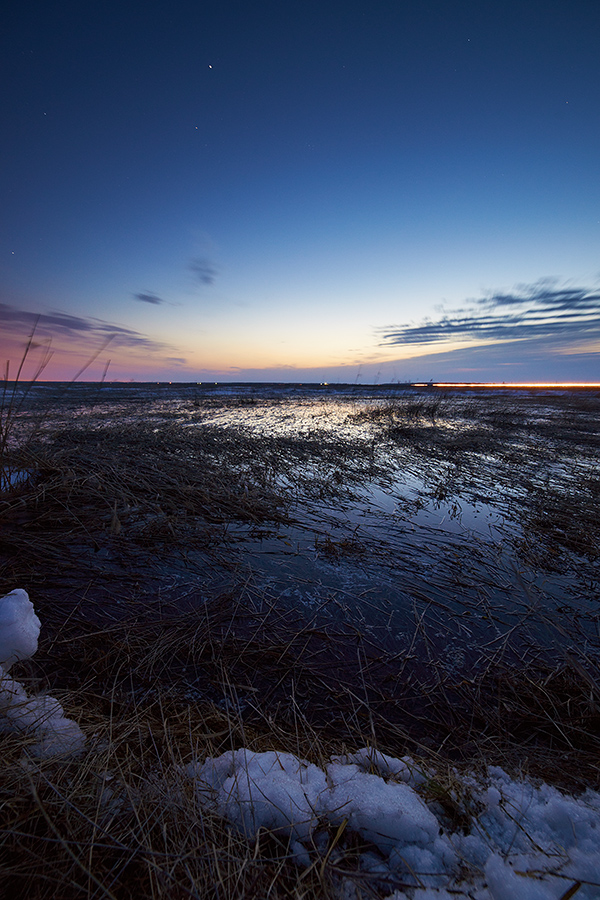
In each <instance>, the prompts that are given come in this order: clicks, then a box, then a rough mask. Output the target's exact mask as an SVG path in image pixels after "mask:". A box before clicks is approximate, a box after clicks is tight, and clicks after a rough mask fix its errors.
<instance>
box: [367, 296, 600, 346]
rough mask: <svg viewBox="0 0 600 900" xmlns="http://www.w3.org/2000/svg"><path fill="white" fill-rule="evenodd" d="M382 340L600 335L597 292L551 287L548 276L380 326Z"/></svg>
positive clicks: (587, 337) (580, 337)
mask: <svg viewBox="0 0 600 900" xmlns="http://www.w3.org/2000/svg"><path fill="white" fill-rule="evenodd" d="M380 333H381V336H382V344H385V345H389V344H439V343H440V342H457V341H473V342H481V341H485V342H492V343H493V342H495V341H522V340H536V339H542V338H543V339H546V340H548V339H549V340H551V341H554V340H556V341H561V342H571V341H577V340H579V341H581V340H590V339H592V338H597V337H600V293H599V292H598V291H592V290H590V289H588V288H560V289H557V288H554V287H552V286H550V285H549V284H548V281H547V280H544V281H542V282H538V283H537V284H535V285H529V286H527V285H525V286H520V287H519V288H518V289H517V290H516V291H515V292H512V293H499V292H498V293H494V294H491V295H490V296H488V297H482V298H479V299H477V300H474V301H471V302H470V305H469V306H468V307H467V308H465V309H458V310H454V311H452V312H451V313H449V314H443V315H441V316H440V318H439V319H437V320H435V321H434V320H431V319H426V320H424V321H423V322H421V323H419V324H416V325H412V324H409V325H400V326H388V327H386V328H383V329H381V332H380Z"/></svg>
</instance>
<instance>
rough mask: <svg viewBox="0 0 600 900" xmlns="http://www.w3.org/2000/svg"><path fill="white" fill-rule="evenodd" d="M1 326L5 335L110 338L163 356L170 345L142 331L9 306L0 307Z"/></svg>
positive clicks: (123, 345)
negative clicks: (31, 334)
mask: <svg viewBox="0 0 600 900" xmlns="http://www.w3.org/2000/svg"><path fill="white" fill-rule="evenodd" d="M0 326H1V327H2V328H3V329H4V331H5V332H7V331H9V332H12V333H13V334H14V335H19V336H22V335H23V334H25V333H27V332H31V331H32V330H33V329H34V328H35V332H36V334H37V335H39V336H49V337H52V336H54V335H60V336H62V337H67V338H72V339H73V340H77V341H81V340H82V339H85V340H87V339H92V340H93V339H100V340H105V339H106V338H107V337H110V338H111V339H112V342H113V345H114V344H116V345H119V346H121V347H124V348H129V349H137V350H146V351H149V352H151V353H159V352H164V351H165V350H166V349H168V345H167V344H164V343H162V342H159V341H154V340H152V339H151V338H149V337H147V336H146V335H144V334H142V333H141V332H139V331H135V330H133V329H132V328H124V327H123V326H121V325H114V324H113V323H111V322H104V321H103V320H102V319H95V318H92V317H85V318H83V317H81V316H72V315H69V314H68V313H61V312H53V313H42V314H41V315H40V314H38V313H33V312H29V311H28V310H24V309H19V308H18V307H16V306H11V305H9V304H7V303H0Z"/></svg>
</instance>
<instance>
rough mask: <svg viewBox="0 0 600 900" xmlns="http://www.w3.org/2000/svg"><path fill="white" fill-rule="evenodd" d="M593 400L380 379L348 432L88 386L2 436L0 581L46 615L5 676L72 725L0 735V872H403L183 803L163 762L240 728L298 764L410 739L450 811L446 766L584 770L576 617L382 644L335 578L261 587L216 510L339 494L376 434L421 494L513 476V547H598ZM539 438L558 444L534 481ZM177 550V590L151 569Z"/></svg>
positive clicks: (342, 539)
mask: <svg viewBox="0 0 600 900" xmlns="http://www.w3.org/2000/svg"><path fill="white" fill-rule="evenodd" d="M250 401H252V402H250ZM231 402H232V403H233V402H234V401H233V400H232V401H231ZM215 403H216V401H215V400H214V399H209V400H207V401H206V404H205V403H204V401H192V402H191V403H190V404H189V409H188V410H184V412H186V415H187V414H189V415H190V416H192V417H193V416H195V415H200V416H201V415H202V414H203V413H204V412H205V411H206V410H207V409H208V408H209V407H210V404H213V405H214V404H215ZM240 405H242V406H249V407H252V406H254V405H256V400H255V398H246V401H244V402H242V401H240ZM597 405H598V398H595V397H593V396H588V397H586V398H585V403H584V404H583V408H582V409H581V410H579V411H574V410H573V409H572V408H571V407H568V406H566V405H565V404H564V402H563V401H562V400H560V399H559V398H555V399H554V400H552V401H551V402H550V401H549V404H548V410H549V411H548V412H547V415H546V417H545V418H539V417H537V418H536V415H537V413H536V410H538V407H536V406H535V405H534V404H532V403H529V402H528V401H527V399H526V398H525V399H524V400H522V401H520V403H518V404H517V403H513V404H512V405H511V406H510V407H509V408H508V409H507V408H506V402H505V401H504V411H503V410H502V405H501V403H500V401H499V400H498V402H497V403H496V404H495V405H494V404H489V403H487V402H486V405H485V409H483V408H482V407H481V405H478V404H477V398H475V399H471V400H469V401H468V402H467V401H464V400H460V399H457V398H454V397H452V396H447V397H443V398H441V399H440V398H437V399H435V398H434V399H433V400H430V399H427V398H426V399H425V400H423V401H421V400H418V399H417V400H415V399H412V400H410V401H407V403H404V401H398V402H395V403H394V404H391V406H390V405H389V404H388V407H386V406H385V405H383V404H378V405H376V406H373V408H372V409H370V410H366V411H365V410H364V409H362V410H360V411H359V412H358V413H357V419H358V420H359V421H360V422H361V423H364V422H367V424H369V427H371V428H372V432H371V434H372V438H371V439H369V440H364V439H363V438H361V439H360V440H358V439H357V440H356V441H351V440H341V439H337V438H335V437H331V436H330V437H329V438H327V437H326V436H324V435H318V434H308V435H303V436H297V435H296V436H295V435H293V434H290V435H289V436H287V437H281V436H279V437H277V436H275V437H270V438H260V437H257V436H256V435H252V434H251V433H249V432H245V431H244V430H243V429H239V428H238V429H233V428H231V429H227V428H220V427H216V426H208V425H205V426H204V427H202V428H196V427H183V426H182V425H181V422H180V420H179V419H178V418H177V417H176V416H175V415H174V414H173V415H171V414H170V413H168V411H167V413H165V412H164V411H161V413H160V415H158V414H157V415H156V417H155V418H153V409H154V407H152V406H151V405H149V407H148V409H147V410H146V411H144V416H143V421H140V417H138V418H137V419H134V420H132V421H129V420H127V421H125V420H123V421H122V423H121V424H120V425H115V424H114V421H112V422H111V417H110V414H109V409H108V407H106V408H101V407H100V406H99V407H98V409H97V410H96V411H95V412H94V411H91V412H90V413H89V414H87V415H86V417H85V419H81V418H76V419H75V420H74V421H73V422H71V423H70V424H69V423H64V422H63V423H62V424H59V425H56V423H54V424H53V423H52V422H51V421H47V422H46V423H45V424H44V427H43V428H40V429H35V430H33V431H32V430H31V429H29V430H28V431H27V433H28V434H29V435H31V439H29V440H28V441H27V442H26V444H23V443H21V444H19V443H18V441H17V442H16V443H11V445H10V446H8V444H7V446H6V450H5V459H8V461H9V464H10V467H11V471H27V472H29V473H32V474H31V477H30V478H29V479H28V480H26V481H24V482H22V483H21V484H18V485H14V484H13V486H12V488H11V490H10V491H8V492H7V491H5V492H4V494H3V495H2V497H1V498H0V595H1V594H3V593H5V592H6V591H8V590H10V589H12V588H14V587H17V586H23V587H26V588H27V589H28V590H29V591H30V593H31V595H32V599H34V602H35V604H36V608H37V610H38V612H39V614H40V617H41V619H42V621H43V626H44V627H43V632H42V643H41V646H40V650H39V652H38V654H37V655H36V657H35V658H34V660H32V661H31V662H29V663H23V664H21V666H20V668H18V669H17V668H16V667H15V677H18V678H20V680H22V681H23V682H24V683H26V684H27V685H28V687H29V688H30V689H31V690H35V691H39V690H44V689H48V690H49V691H50V692H51V693H52V694H53V695H55V696H57V697H58V698H59V699H60V700H61V702H62V703H63V706H64V707H65V711H66V713H67V715H69V716H70V717H72V718H75V719H77V721H78V722H79V723H80V724H81V726H82V727H83V729H84V731H85V732H86V735H87V739H88V741H87V748H88V749H87V750H86V753H85V754H84V756H83V757H82V758H80V759H79V760H73V761H66V762H65V761H61V762H52V761H46V762H33V761H32V760H27V761H26V762H25V763H24V761H23V745H24V739H23V738H19V739H18V738H16V737H15V736H11V735H1V736H0V746H1V749H2V755H3V762H4V772H3V780H2V787H1V788H0V860H1V863H0V894H2V895H3V896H10V897H15V898H20V897H27V898H28V900H41V898H54V897H60V898H61V900H63V898H64V900H70V898H71V897H73V898H80V897H86V898H103V897H107V898H119V900H121V898H129V897H132V898H133V897H136V898H139V897H140V896H144V897H156V898H169V900H171V898H173V900H179V898H187V897H202V898H205V897H214V898H223V900H225V898H227V900H229V898H234V897H236V898H237V897H240V898H241V897H273V898H284V897H285V898H290V897H293V898H327V897H335V896H338V895H339V889H340V884H341V881H342V879H344V878H348V879H349V880H350V881H351V882H352V883H353V884H354V885H355V886H356V889H357V898H363V897H364V898H373V897H377V896H382V895H385V893H386V890H387V892H388V893H389V890H391V889H393V888H394V887H400V885H387V887H386V885H385V884H382V883H381V882H375V881H374V880H373V879H372V878H370V877H367V876H366V875H365V873H364V872H361V871H360V870H359V868H358V854H357V851H358V844H357V841H353V840H349V841H345V840H344V841H341V840H340V839H339V836H336V835H335V834H333V833H332V834H329V835H327V838H328V840H327V841H325V842H324V843H323V844H322V845H321V848H320V850H319V851H317V850H316V849H315V852H314V860H315V863H314V865H313V866H312V867H311V868H310V869H308V870H300V869H298V868H297V867H295V866H294V865H293V864H292V863H290V862H289V860H287V859H286V847H285V846H282V845H281V844H277V842H276V841H275V840H274V839H273V838H269V837H268V836H267V835H260V836H259V838H258V840H257V841H256V843H255V844H253V845H248V843H247V842H245V841H243V840H241V839H240V838H239V836H237V835H236V834H235V833H233V832H231V831H229V830H228V829H226V828H225V827H224V825H223V822H222V821H221V820H218V819H216V818H214V817H212V816H210V815H209V814H207V813H202V815H199V813H198V809H197V807H196V805H195V803H194V798H193V796H192V793H191V787H190V784H189V782H188V780H187V779H185V778H183V777H182V775H181V766H182V765H183V764H185V763H187V762H189V761H190V760H191V759H193V758H200V759H202V758H204V757H205V756H208V755H210V756H214V755H218V754H220V753H222V752H224V751H225V750H228V749H235V748H238V747H240V746H246V747H249V748H251V749H254V750H267V749H269V750H271V749H279V750H285V751H289V752H293V753H295V754H297V755H299V756H301V757H304V758H307V759H310V760H311V761H313V762H316V763H322V762H323V761H324V760H325V759H327V758H328V757H329V756H330V755H331V754H332V753H334V752H344V751H345V750H346V749H348V750H353V749H355V748H356V747H357V746H364V745H365V744H373V745H375V746H378V747H379V748H380V749H381V750H383V751H384V752H388V753H391V754H393V755H398V756H402V755H404V754H406V753H409V754H411V755H412V756H413V757H416V758H421V759H422V760H425V761H426V762H427V764H428V765H432V766H434V767H435V768H436V769H437V771H438V772H439V779H438V781H437V782H435V783H433V782H432V783H431V784H430V786H429V789H430V792H431V798H432V799H436V800H437V801H438V802H440V803H441V804H442V806H444V809H445V810H446V812H447V815H448V816H449V817H450V818H451V819H452V820H453V821H454V823H455V825H457V826H460V824H461V822H462V823H463V824H465V823H466V822H467V820H468V804H467V805H466V806H465V804H462V805H461V803H459V804H458V805H457V802H456V797H455V795H456V791H455V790H454V787H453V782H452V776H451V774H450V770H451V766H452V765H458V766H459V767H462V766H464V767H470V768H472V767H473V766H476V767H477V766H484V765H486V764H487V763H495V764H501V765H504V766H506V767H507V768H508V769H509V770H512V771H522V772H528V773H529V774H531V775H533V776H539V777H541V778H544V779H545V780H546V781H549V782H551V783H554V784H556V785H558V786H562V787H565V788H567V789H571V790H575V791H577V790H583V789H584V788H585V787H595V788H599V787H600V766H599V764H598V759H599V758H600V668H599V666H598V656H597V653H596V651H595V650H594V649H593V647H591V646H588V645H587V644H585V639H584V635H583V632H579V631H577V625H576V622H574V623H573V628H572V630H571V631H570V632H569V634H568V635H564V652H563V654H562V657H561V659H560V661H558V662H557V661H556V660H555V661H554V662H549V661H548V660H547V659H546V658H544V656H543V654H541V653H538V652H537V649H536V648H533V650H532V649H531V648H529V649H528V650H527V651H526V650H524V649H523V650H522V651H520V652H521V653H522V656H521V659H519V658H518V657H517V658H515V655H514V654H512V655H511V654H510V653H509V652H508V647H509V637H507V638H506V640H505V641H503V642H500V643H495V644H493V646H490V647H489V648H482V650H481V653H480V656H479V659H478V661H477V662H478V664H477V666H475V667H474V669H473V672H472V674H471V675H470V676H469V675H467V676H465V674H464V673H462V674H456V672H454V673H453V672H452V670H449V669H448V668H445V667H444V666H442V665H441V664H440V660H439V658H438V657H437V655H436V652H435V646H436V645H435V640H434V639H433V637H432V635H431V634H430V633H429V632H428V628H429V626H428V625H427V620H426V618H425V617H424V616H423V615H417V614H415V621H414V626H413V628H414V630H413V634H412V636H410V635H409V637H410V640H409V641H408V643H407V645H406V646H405V647H404V648H403V649H402V650H401V651H399V650H398V648H397V647H393V646H391V645H387V644H386V643H385V642H382V641H381V640H380V638H379V636H378V633H375V632H373V633H372V632H370V631H369V630H368V629H363V628H361V627H360V623H358V622H357V618H356V616H354V615H352V614H351V612H350V610H347V609H345V608H344V606H343V602H342V601H341V600H340V599H339V598H338V599H335V603H336V604H337V607H338V609H337V614H336V615H334V616H332V615H331V612H330V610H329V609H324V608H323V609H322V608H319V607H317V608H313V609H312V610H311V612H310V613H308V612H306V610H303V611H294V610H293V609H290V608H289V607H286V606H284V605H282V604H281V603H279V602H278V600H277V598H275V597H271V596H269V595H268V594H267V593H266V592H265V591H264V590H263V591H257V590H256V588H255V587H253V586H252V583H251V581H248V582H244V580H243V579H240V578H239V577H238V574H237V573H236V568H235V567H236V565H237V564H236V562H235V560H234V556H233V555H232V552H231V551H232V547H233V546H234V545H233V544H232V541H233V538H232V534H233V532H234V530H235V528H237V527H242V528H244V529H247V530H249V532H251V531H252V529H256V530H262V529H264V530H266V531H268V530H270V529H277V528H278V527H280V526H282V525H284V524H285V522H286V521H287V520H289V518H290V517H291V515H292V513H293V504H292V498H296V499H297V498H298V497H299V496H306V497H308V498H309V499H311V501H312V500H315V498H316V499H317V500H319V499H320V500H327V502H331V503H336V502H338V501H340V499H344V501H346V500H347V499H348V498H350V497H351V496H352V491H353V489H354V487H355V486H356V485H358V484H360V482H361V480H362V481H364V480H368V479H371V478H373V477H374V475H375V474H377V473H378V472H379V473H381V472H382V471H383V469H384V466H385V461H386V458H387V457H386V456H385V454H386V453H389V452H392V451H393V452H399V453H400V454H401V455H402V454H404V453H407V454H410V458H411V460H412V461H413V463H414V460H415V459H417V458H418V459H421V460H424V461H425V462H424V466H425V463H426V465H427V466H429V467H430V468H429V469H426V471H429V472H430V473H431V478H430V482H429V484H430V489H431V496H432V497H433V498H434V499H435V498H436V497H437V498H438V499H439V500H440V502H442V500H447V499H448V498H449V497H452V496H461V495H462V493H464V492H466V491H471V492H476V491H480V490H481V487H480V485H481V483H482V481H485V478H486V477H491V476H490V473H492V472H493V473H495V476H496V475H497V474H498V472H502V473H504V474H503V476H502V477H504V478H505V479H506V483H507V484H508V483H510V484H511V486H512V487H513V488H515V490H517V489H518V491H520V496H521V497H522V501H523V510H524V518H523V522H524V524H525V526H526V528H525V531H524V533H525V541H524V545H523V547H522V548H521V552H522V553H523V555H524V556H526V555H527V554H528V553H529V554H533V553H538V555H539V554H542V551H543V552H544V553H545V554H546V556H547V557H548V558H545V559H543V560H542V563H543V565H544V567H545V568H544V571H546V572H547V571H549V570H550V568H551V564H556V559H557V556H559V557H560V559H561V560H562V564H564V561H565V559H568V560H569V561H570V562H569V564H570V565H575V564H577V563H576V559H577V554H579V555H581V556H582V557H585V558H586V559H587V560H588V563H589V565H590V566H592V565H593V564H594V562H595V560H596V559H597V547H598V543H597V537H598V531H597V528H598V526H597V523H596V521H595V517H594V509H595V501H596V499H597V494H598V474H597V473H598V469H597V467H596V468H595V466H596V464H597V450H598V441H597V434H598V424H597V422H598V419H597V411H598V410H597ZM131 412H132V414H133V412H134V410H133V409H132V410H131ZM138 412H139V410H138ZM181 412H182V410H181V408H180V409H179V410H178V416H179V417H180V416H181ZM146 413H147V414H146ZM534 414H535V415H534ZM557 422H560V423H561V428H557ZM26 424H27V423H26ZM24 427H25V426H24ZM508 436H510V438H509V437H508ZM540 447H543V448H544V453H542V452H541V450H540ZM390 448H391V450H390ZM557 453H558V457H557ZM549 456H551V457H552V456H554V458H560V459H562V460H572V463H573V464H572V466H570V465H566V464H565V467H564V471H563V470H561V471H557V472H555V473H553V475H552V480H551V481H549V480H548V479H547V478H546V475H547V471H546V472H545V471H544V465H545V464H544V460H547V459H548V457H549ZM440 460H441V461H442V462H443V463H444V467H443V468H441V469H440V466H439V465H438V462H439V461H440ZM525 461H526V463H527V464H526V465H525ZM538 463H539V464H538ZM411 464H412V463H411ZM284 476H285V477H284ZM477 479H479V480H477ZM515 485H516V487H515ZM316 545H317V546H316V549H317V550H318V552H320V553H322V554H323V555H324V556H325V557H327V558H328V559H331V560H332V561H333V562H336V561H338V560H343V559H345V558H346V557H350V558H354V557H356V558H358V559H359V560H362V559H365V558H368V556H369V555H370V554H371V553H373V552H375V551H374V549H373V547H371V546H369V545H367V544H365V541H364V540H363V539H362V538H361V537H360V536H359V535H355V534H352V533H351V534H346V535H337V536H336V537H332V536H330V535H327V534H325V535H323V536H321V537H320V538H319V539H318V540H317V542H316ZM552 548H554V551H555V552H554V554H553V555H552V554H551V549H552ZM568 554H571V555H570V556H568ZM550 556H552V559H553V560H554V563H552V559H550ZM542 563H540V565H541V564H542ZM213 564H214V565H215V567H216V568H219V571H223V570H227V569H228V567H229V568H230V569H231V571H232V572H233V573H234V574H236V578H235V579H234V585H233V586H232V587H230V588H229V589H227V590H225V589H220V590H218V591H215V592H213V593H210V592H208V591H206V592H204V590H203V589H202V588H201V587H198V588H197V589H193V588H192V587H190V584H191V583H192V582H194V579H196V581H198V577H199V576H198V573H199V571H200V569H199V567H202V573H203V575H202V577H203V578H205V577H206V572H207V570H209V569H210V566H211V565H213ZM181 572H184V573H185V579H184V582H183V583H184V587H185V590H183V589H181V590H179V592H178V591H176V590H171V589H169V588H168V583H171V582H169V579H172V584H177V585H178V586H179V587H181V584H182V582H181V580H177V579H176V578H175V575H174V574H173V573H176V574H177V573H179V574H180V573H181ZM165 573H166V574H165ZM198 584H200V582H199V581H198ZM202 584H204V582H202ZM332 602H333V601H332ZM428 602H433V601H431V600H429V601H428ZM531 615H532V613H531V611H528V612H524V613H523V614H522V621H521V622H517V623H516V624H515V626H514V630H515V633H518V632H519V630H520V628H521V625H524V623H525V620H526V619H527V617H530V616H531ZM551 624H552V627H554V623H551ZM570 644H575V645H576V646H577V647H578V648H579V649H578V652H576V653H573V652H571V651H570V650H568V649H567V646H568V645H569V646H570ZM584 647H585V648H587V649H584ZM465 803H466V800H465ZM465 817H466V818H465ZM323 847H325V848H326V849H325V850H323Z"/></svg>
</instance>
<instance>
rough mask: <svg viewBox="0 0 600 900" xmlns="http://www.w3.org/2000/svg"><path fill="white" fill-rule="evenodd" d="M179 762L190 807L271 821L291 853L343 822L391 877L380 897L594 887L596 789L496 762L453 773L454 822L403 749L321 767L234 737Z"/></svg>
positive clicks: (598, 846) (368, 867)
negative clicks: (464, 810)
mask: <svg viewBox="0 0 600 900" xmlns="http://www.w3.org/2000/svg"><path fill="white" fill-rule="evenodd" d="M187 773H188V775H190V776H191V777H192V778H193V779H194V781H195V787H196V796H197V799H198V803H199V805H200V806H201V807H202V808H204V809H210V810H211V811H213V812H215V813H217V814H218V815H221V816H223V817H224V818H225V819H226V820H227V821H228V822H229V824H230V825H232V826H233V827H235V828H236V829H238V830H239V831H240V832H241V833H242V834H244V835H246V836H247V837H248V838H250V839H252V838H255V837H256V836H257V834H258V832H259V830H260V829H261V828H264V829H267V830H270V831H275V832H276V833H278V834H279V835H280V836H282V837H284V838H287V839H289V841H290V850H291V852H292V855H293V856H294V857H295V858H296V861H297V862H299V863H300V864H302V865H309V864H310V850H311V849H312V850H314V849H315V845H320V844H319V841H318V840H315V841H314V842H313V841H311V838H312V837H313V834H314V832H315V830H316V829H317V828H318V827H319V826H320V825H326V824H328V825H332V826H334V827H335V826H339V825H340V824H342V823H345V825H346V829H347V830H348V831H354V832H357V833H358V834H360V835H361V836H362V837H363V838H364V839H365V840H366V841H368V842H370V844H371V846H372V847H373V845H374V847H373V849H371V850H369V849H368V847H366V848H365V852H363V854H362V857H361V865H362V868H363V870H365V871H367V872H370V873H371V874H372V875H373V877H375V878H377V877H384V878H385V880H386V882H387V883H388V884H390V883H391V884H393V882H394V880H396V881H397V882H398V883H399V884H402V888H401V889H400V890H397V891H396V892H395V893H393V894H392V895H391V896H390V898H389V900H408V898H410V900H433V898H437V900H445V898H447V897H450V896H452V897H453V898H455V900H456V898H460V897H470V898H476V900H560V898H562V897H564V896H573V895H574V893H576V894H577V898H578V900H579V898H581V900H584V898H585V900H592V898H600V794H597V793H595V792H593V791H587V792H586V793H585V794H584V795H583V796H581V797H579V798H575V797H571V796H568V795H565V794H563V793H561V792H560V791H558V790H557V789H556V788H553V787H550V786H549V785H547V784H541V785H540V786H537V787H536V786H534V785H533V784H531V783H530V782H529V781H525V780H522V779H517V780H513V779H511V778H510V777H509V776H508V775H507V774H506V772H504V771H503V770H502V769H500V768H497V767H490V769H489V770H488V773H487V776H485V777H481V776H478V777H476V776H474V775H467V776H463V778H462V784H463V788H464V791H465V792H466V793H467V794H468V795H469V796H470V798H471V802H470V804H469V805H470V808H471V809H472V812H471V820H470V821H471V825H470V828H469V830H468V832H467V833H466V834H465V833H463V832H462V831H460V830H453V826H452V824H451V822H450V820H449V819H448V818H447V817H446V816H445V814H444V812H443V810H442V808H441V807H440V806H439V804H437V803H435V802H433V801H431V802H429V804H428V803H427V802H426V800H425V799H424V798H423V797H422V796H421V795H420V794H419V793H418V791H417V789H416V788H420V787H421V786H422V785H425V787H426V782H427V780H428V777H427V774H425V773H424V772H423V771H422V770H419V769H418V768H417V766H416V765H415V763H414V762H413V761H412V760H410V759H409V758H408V757H405V758H404V759H402V760H399V759H394V757H389V756H385V755H384V754H383V753H380V752H379V751H376V750H373V749H371V748H363V749H361V750H358V751H357V752H356V753H353V754H348V755H346V756H337V757H332V760H331V762H330V763H329V764H328V765H327V766H325V768H324V769H322V768H319V767H318V766H315V765H313V764H312V763H309V762H307V761H306V760H303V759H298V758H297V757H296V756H293V755H292V754H291V753H278V752H275V751H270V752H267V753H254V752H252V751H250V750H245V749H241V750H236V751H230V752H229V753H224V754H223V755H222V756H219V757H217V758H216V759H212V758H209V759H207V760H206V761H205V762H204V763H203V764H193V765H191V766H188V767H187ZM455 776H456V779H457V782H458V780H459V778H460V776H459V775H458V773H455ZM424 796H425V798H426V797H427V791H426V790H425V791H424ZM342 840H343V839H342ZM340 846H341V845H340ZM375 848H376V849H375ZM409 885H412V886H410V887H409ZM570 890H572V893H569V891H570Z"/></svg>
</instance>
